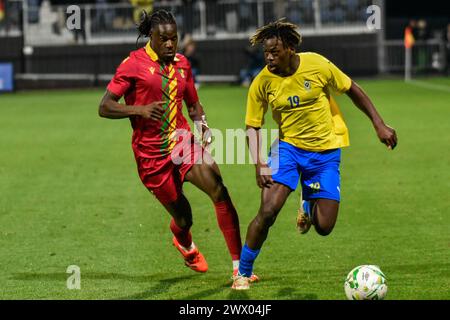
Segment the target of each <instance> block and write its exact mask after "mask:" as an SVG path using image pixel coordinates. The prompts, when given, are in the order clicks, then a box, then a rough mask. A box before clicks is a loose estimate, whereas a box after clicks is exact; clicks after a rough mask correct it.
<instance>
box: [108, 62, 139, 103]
mask: <svg viewBox="0 0 450 320" xmlns="http://www.w3.org/2000/svg"><path fill="white" fill-rule="evenodd" d="M133 79H134V64H133V62H132V61H131V59H130V57H128V58H126V59H125V60H123V61H122V63H121V64H120V65H119V66H118V67H117V70H116V73H115V75H114V77H113V78H112V79H111V81H110V82H109V84H108V87H107V89H108V91H111V92H112V93H114V94H115V95H116V96H118V97H122V96H123V95H124V94H125V93H126V92H127V91H128V89H130V87H131V85H132V84H133V81H134V80H133Z"/></svg>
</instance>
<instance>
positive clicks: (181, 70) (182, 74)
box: [178, 69, 184, 79]
mask: <svg viewBox="0 0 450 320" xmlns="http://www.w3.org/2000/svg"><path fill="white" fill-rule="evenodd" d="M178 72H179V73H180V74H181V77H182V78H183V79H184V70H183V69H178Z"/></svg>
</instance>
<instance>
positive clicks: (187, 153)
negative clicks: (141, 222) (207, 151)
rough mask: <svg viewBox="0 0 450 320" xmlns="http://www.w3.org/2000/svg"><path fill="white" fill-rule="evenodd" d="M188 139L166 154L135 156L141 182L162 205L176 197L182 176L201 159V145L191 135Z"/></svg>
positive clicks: (180, 186)
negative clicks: (145, 156) (159, 156)
mask: <svg viewBox="0 0 450 320" xmlns="http://www.w3.org/2000/svg"><path fill="white" fill-rule="evenodd" d="M188 140H189V139H186V140H185V141H181V142H180V143H178V144H177V145H176V146H175V147H174V149H173V150H172V153H171V154H169V155H168V156H165V157H162V158H150V159H149V158H142V157H137V158H136V162H137V166H138V172H139V177H140V178H141V181H142V183H143V184H144V185H145V186H146V187H147V189H148V190H150V192H151V193H153V194H154V195H155V197H156V198H157V199H158V200H159V201H160V202H161V203H162V204H163V205H165V204H169V203H172V202H175V201H176V200H177V199H178V197H179V196H180V195H181V192H182V185H183V181H184V176H185V175H186V173H187V172H188V171H189V170H190V169H191V168H192V166H193V165H194V164H196V163H199V162H201V160H202V156H203V152H204V150H203V148H202V146H201V145H200V144H199V143H198V142H195V141H194V140H193V136H192V137H191V140H190V141H188Z"/></svg>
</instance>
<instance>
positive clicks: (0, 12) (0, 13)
mask: <svg viewBox="0 0 450 320" xmlns="http://www.w3.org/2000/svg"><path fill="white" fill-rule="evenodd" d="M3 1H4V0H0V23H1V22H2V21H3V19H4V18H5V4H4V3H3Z"/></svg>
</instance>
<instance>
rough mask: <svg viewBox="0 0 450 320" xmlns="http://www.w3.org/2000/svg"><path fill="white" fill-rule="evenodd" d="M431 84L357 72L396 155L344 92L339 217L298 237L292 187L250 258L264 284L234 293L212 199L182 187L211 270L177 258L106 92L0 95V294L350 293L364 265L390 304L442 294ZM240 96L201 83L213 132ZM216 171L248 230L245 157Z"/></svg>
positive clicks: (447, 170) (442, 207) (249, 172)
mask: <svg viewBox="0 0 450 320" xmlns="http://www.w3.org/2000/svg"><path fill="white" fill-rule="evenodd" d="M425 81H427V83H429V84H438V85H439V86H440V89H436V90H434V89H433V88H430V87H420V86H415V85H411V84H405V83H404V82H403V81H400V80H372V81H360V82H359V83H360V84H361V85H362V86H363V88H364V89H365V90H366V91H367V93H368V94H369V96H370V97H371V98H372V100H373V101H374V103H375V105H376V106H377V108H378V110H379V111H380V113H381V115H382V116H383V117H384V119H385V121H386V122H387V123H388V124H390V125H392V126H393V127H395V129H396V130H397V132H398V136H399V145H398V148H397V149H396V150H394V151H389V150H387V148H386V147H385V146H384V145H382V144H381V143H379V142H378V140H377V138H376V135H375V132H374V130H373V128H372V126H371V123H370V121H369V120H368V119H367V118H366V117H365V115H363V113H362V112H360V111H359V110H358V109H357V108H356V107H355V106H353V105H352V104H351V101H350V99H349V98H347V97H345V96H342V97H339V98H338V101H339V103H340V105H341V109H342V111H343V113H344V116H345V118H346V122H347V125H348V127H349V130H350V138H351V147H349V148H346V149H344V151H343V156H342V166H341V175H342V186H341V190H342V203H341V209H340V213H339V218H338V222H337V225H336V227H335V229H334V231H333V233H332V234H331V235H329V236H327V237H321V236H319V235H317V234H316V233H315V232H314V231H313V230H311V231H310V232H309V233H308V234H306V235H299V234H298V233H297V232H296V229H295V218H296V210H297V204H298V198H299V194H298V190H297V192H295V193H293V194H292V195H291V197H290V198H289V199H288V202H287V203H286V205H285V206H284V208H283V210H282V211H281V213H280V215H279V217H278V219H277V222H276V223H275V225H274V226H273V227H272V229H271V231H270V234H269V238H268V240H267V241H266V243H265V244H264V247H263V249H262V251H261V254H260V256H259V258H258V259H257V261H256V265H255V272H256V273H257V274H258V275H260V277H261V279H262V281H261V282H260V283H258V284H255V285H254V286H253V287H252V288H251V290H250V291H248V292H244V293H239V292H233V291H232V290H231V289H230V285H231V281H230V276H231V261H230V258H229V256H228V252H227V249H226V246H225V241H224V239H223V237H222V234H221V232H220V230H219V228H218V226H217V222H216V218H215V213H214V210H213V206H212V204H211V202H210V201H209V199H208V198H207V196H206V195H204V194H202V193H201V192H200V191H199V190H197V189H195V188H193V187H192V186H191V185H189V184H185V193H186V195H187V197H188V199H189V200H190V202H191V205H192V208H193V215H194V226H193V229H192V230H193V236H194V241H195V242H196V243H197V245H198V246H199V248H200V249H201V250H202V252H203V253H204V255H205V257H206V258H207V260H208V263H209V266H210V270H209V271H208V272H207V273H206V274H196V273H195V272H193V271H191V270H190V269H188V268H186V267H184V265H183V261H182V259H181V257H180V256H179V253H178V252H177V251H176V250H175V249H174V248H173V247H172V245H171V233H170V230H169V227H168V226H169V215H168V214H167V213H166V212H165V211H164V210H163V208H162V206H161V205H160V204H159V203H158V202H157V201H156V200H155V199H154V198H153V196H152V195H151V194H150V193H149V192H148V191H147V190H146V189H145V188H144V186H143V185H142V184H141V182H140V180H139V178H138V175H137V170H136V164H135V162H134V158H133V155H132V151H131V146H130V140H131V128H130V125H129V121H128V120H126V119H124V120H107V119H102V118H100V117H98V115H97V106H98V102H99V100H100V98H101V96H102V94H103V90H71V91H46V92H42V91H40V92H37V91H35V92H26V93H16V94H6V95H2V96H0V107H1V116H0V128H1V129H0V132H1V134H0V146H1V149H0V150H1V151H0V152H1V156H0V181H1V182H0V266H1V268H0V270H1V272H0V299H299V300H302V299H345V294H344V288H343V280H344V278H345V276H346V274H347V273H348V272H349V271H350V270H351V269H352V268H353V267H355V266H357V265H360V264H376V265H379V266H380V267H381V269H382V270H383V271H384V273H385V274H386V275H387V278H388V280H387V283H388V287H389V290H388V294H387V297H386V299H450V289H449V288H450V215H449V213H450V197H449V190H450V148H449V146H450V134H449V132H450V122H449V119H450V92H449V91H448V90H447V91H445V90H442V88H443V87H445V86H447V87H448V88H450V80H449V79H448V78H447V79H445V78H441V79H432V80H425ZM246 93H247V91H246V89H244V88H240V87H231V86H204V87H202V88H200V91H199V94H200V97H201V101H202V103H203V104H204V106H205V108H206V111H207V115H208V119H209V124H210V126H212V127H215V128H219V129H226V128H243V126H244V124H243V122H244V114H245V100H246ZM266 119H271V117H270V114H269V115H268V116H267V118H266ZM268 125H269V127H270V126H272V127H273V122H272V121H271V120H270V121H268ZM220 169H221V172H222V175H223V178H224V181H225V184H226V186H227V187H228V189H229V192H230V194H231V196H232V198H233V201H234V203H235V205H236V207H237V210H238V213H239V215H240V224H241V234H242V237H243V238H244V237H245V233H246V229H247V226H248V223H249V222H250V221H251V219H253V217H254V215H255V214H256V212H257V209H258V206H259V201H260V193H259V189H258V188H257V186H256V184H255V177H254V169H253V166H252V165H220ZM69 265H77V266H79V267H80V270H81V289H80V290H68V289H67V287H66V280H67V278H68V277H69V274H67V273H66V269H67V267H68V266H69Z"/></svg>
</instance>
